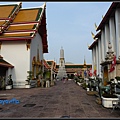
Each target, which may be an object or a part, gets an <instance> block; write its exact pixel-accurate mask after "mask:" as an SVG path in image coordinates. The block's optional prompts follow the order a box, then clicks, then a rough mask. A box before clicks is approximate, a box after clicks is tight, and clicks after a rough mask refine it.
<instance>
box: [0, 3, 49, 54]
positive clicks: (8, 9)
mask: <svg viewBox="0 0 120 120" xmlns="http://www.w3.org/2000/svg"><path fill="white" fill-rule="evenodd" d="M21 5H22V3H21V2H20V3H19V4H11V5H0V41H3V40H26V39H32V38H33V37H34V36H35V34H36V32H38V33H39V34H40V35H41V37H42V42H43V52H44V53H47V52H48V48H47V47H48V45H47V37H45V35H46V34H47V33H45V32H46V23H44V22H46V20H43V19H46V17H45V9H46V5H45V4H44V5H43V6H41V7H38V8H29V9H22V8H21ZM44 24H45V25H44ZM41 26H42V27H41ZM40 27H41V28H40ZM38 29H40V30H38ZM41 30H42V31H45V32H41ZM39 31H40V32H39Z"/></svg>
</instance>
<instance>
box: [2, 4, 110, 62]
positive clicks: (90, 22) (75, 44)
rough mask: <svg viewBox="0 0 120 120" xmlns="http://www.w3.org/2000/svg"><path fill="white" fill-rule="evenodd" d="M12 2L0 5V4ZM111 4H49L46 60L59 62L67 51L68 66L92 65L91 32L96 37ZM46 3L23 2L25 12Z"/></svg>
mask: <svg viewBox="0 0 120 120" xmlns="http://www.w3.org/2000/svg"><path fill="white" fill-rule="evenodd" d="M4 3H5V4H8V3H13V2H0V4H4ZM111 3H112V2H46V20H47V35H48V37H47V39H48V52H49V53H45V54H44V58H45V59H46V60H55V61H56V62H57V64H58V63H59V58H60V49H61V47H63V49H64V57H65V62H72V63H74V64H83V62H84V57H85V60H86V63H87V64H91V63H92V53H91V50H88V45H91V44H92V42H93V41H94V40H93V38H92V35H91V31H92V32H93V33H94V34H96V31H95V26H94V24H95V23H96V24H97V26H98V25H99V24H100V22H101V20H102V15H103V16H104V15H105V14H106V12H107V10H108V9H109V7H110V5H111ZM43 4H44V2H22V8H27V7H37V6H41V5H43Z"/></svg>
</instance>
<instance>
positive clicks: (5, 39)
mask: <svg viewBox="0 0 120 120" xmlns="http://www.w3.org/2000/svg"><path fill="white" fill-rule="evenodd" d="M32 38H33V37H8V38H6V37H5V38H0V41H9V40H12V41H14V40H28V39H32Z"/></svg>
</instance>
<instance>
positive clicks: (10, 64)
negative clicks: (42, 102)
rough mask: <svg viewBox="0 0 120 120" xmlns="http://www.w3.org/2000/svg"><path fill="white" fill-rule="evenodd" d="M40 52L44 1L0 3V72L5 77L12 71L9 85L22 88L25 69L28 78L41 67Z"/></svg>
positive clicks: (44, 33) (43, 46) (44, 39)
mask: <svg viewBox="0 0 120 120" xmlns="http://www.w3.org/2000/svg"><path fill="white" fill-rule="evenodd" d="M44 53H48V43H47V30H46V4H43V5H42V6H39V7H36V8H22V2H19V3H16V4H8V5H0V76H4V77H5V80H6V81H7V79H8V76H9V75H12V80H13V88H25V84H26V83H27V82H26V81H25V80H26V79H27V76H28V73H27V71H32V73H33V74H32V79H35V78H36V75H37V74H38V73H39V71H44V67H43V58H44Z"/></svg>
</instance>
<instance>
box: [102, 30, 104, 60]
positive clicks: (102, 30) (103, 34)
mask: <svg viewBox="0 0 120 120" xmlns="http://www.w3.org/2000/svg"><path fill="white" fill-rule="evenodd" d="M101 60H102V61H101V62H103V61H104V31H103V30H102V31H101Z"/></svg>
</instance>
